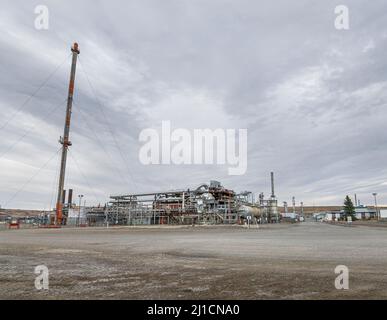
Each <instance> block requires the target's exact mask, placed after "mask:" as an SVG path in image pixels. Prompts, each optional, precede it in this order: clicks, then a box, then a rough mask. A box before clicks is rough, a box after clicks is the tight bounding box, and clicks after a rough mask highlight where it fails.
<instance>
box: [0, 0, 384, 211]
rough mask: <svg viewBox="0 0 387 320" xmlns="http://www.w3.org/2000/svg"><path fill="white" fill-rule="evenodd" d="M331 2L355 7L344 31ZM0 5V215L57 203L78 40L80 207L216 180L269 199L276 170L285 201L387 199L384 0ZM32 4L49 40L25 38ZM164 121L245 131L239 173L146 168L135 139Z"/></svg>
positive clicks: (75, 176) (71, 173)
mask: <svg viewBox="0 0 387 320" xmlns="http://www.w3.org/2000/svg"><path fill="white" fill-rule="evenodd" d="M339 4H345V5H347V6H348V7H349V10H350V29H349V30H341V31H339V30H336V29H335V27H334V20H335V17H336V16H335V14H334V8H335V7H336V6H337V5H339ZM0 5H1V10H0V30H1V32H0V61H1V63H0V68H1V69H0V92H1V94H0V110H1V115H2V117H1V119H0V128H1V127H2V126H3V125H4V124H6V123H7V121H8V120H10V121H9V124H8V125H7V126H5V127H4V128H3V129H0V205H2V206H3V207H4V206H6V207H14V208H45V209H48V208H50V207H52V206H53V203H54V201H53V199H54V198H55V196H56V194H55V191H56V190H55V188H56V184H57V182H56V180H57V171H58V164H59V154H57V155H56V156H54V155H55V152H56V151H57V150H58V149H59V147H60V146H59V144H58V139H59V136H60V135H62V132H63V121H64V115H65V99H66V95H67V86H68V78H69V71H70V57H69V55H70V46H71V44H72V43H73V42H74V41H77V42H78V43H79V46H80V50H81V54H80V56H79V57H80V61H79V64H78V69H77V77H76V89H75V98H74V106H73V118H72V128H71V134H70V136H71V141H72V142H73V146H72V147H71V148H70V149H71V151H70V154H69V157H68V170H67V172H68V175H67V178H66V188H69V187H72V188H73V189H75V193H76V194H85V199H86V201H87V203H89V204H97V203H104V202H106V201H107V200H108V197H109V195H110V194H117V193H133V192H142V191H159V190H165V189H180V188H194V187H195V186H198V185H199V184H201V183H204V182H209V181H210V180H219V181H221V182H222V184H223V185H224V186H226V187H228V188H233V189H235V190H236V191H242V190H251V191H253V192H256V193H258V192H261V191H263V192H265V193H266V194H268V193H269V191H270V190H269V189H270V186H269V182H270V181H269V179H270V171H274V172H275V174H276V194H277V196H278V198H279V200H280V201H281V202H282V201H288V202H290V200H291V197H292V196H295V197H296V200H297V202H299V201H304V203H305V204H306V205H313V204H315V205H324V204H325V205H327V204H332V205H335V204H341V203H342V201H343V198H344V197H345V195H346V194H350V195H353V194H354V193H357V194H358V198H359V199H360V200H361V201H362V202H363V203H365V204H367V203H368V204H372V201H373V200H372V195H371V193H372V192H378V193H379V194H380V195H379V201H380V202H381V203H387V168H386V159H387V141H386V136H387V108H386V107H387V79H386V75H387V58H386V52H387V2H386V1H383V0H373V1H372V2H371V1H331V0H329V1H311V0H297V1H286V0H276V1H273V0H270V1H269V0H267V1H266V0H265V1H253V0H250V1H247V0H242V1H236V0H234V1H229V0H228V1H227V0H222V1H218V0H211V1H208V0H207V1H205V0H189V1H188V0H166V1H159V0H145V1H144V0H141V1H140V0H136V1H133V0H132V1H95V0H93V1H91V0H90V1H86V0H84V1H72V0H71V1H28V2H27V1H15V0H12V1H11V0H9V1H8V0H1V1H0ZM37 5H46V6H47V7H48V9H49V14H50V15H49V29H48V30H37V29H35V27H34V20H35V18H36V16H37V15H36V14H35V13H34V9H35V7H36V6H37ZM66 57H67V58H66ZM62 61H65V62H64V63H63V64H62V65H61V67H60V68H59V70H58V71H57V72H56V73H55V75H54V76H53V77H52V78H51V79H50V80H49V81H48V83H47V84H46V85H45V86H44V88H43V89H42V90H40V91H39V92H38V94H37V96H36V97H34V98H33V99H31V100H30V101H29V102H28V103H27V104H26V105H25V106H24V107H23V108H22V110H21V111H20V112H19V113H18V114H17V115H16V116H13V115H14V114H15V112H16V111H17V110H18V109H19V108H20V106H21V105H23V103H24V101H25V100H26V99H27V98H28V97H29V96H30V95H31V94H32V93H33V92H34V91H35V90H36V89H37V88H38V87H39V85H40V84H41V83H42V82H43V81H44V80H45V79H46V78H47V76H48V75H49V74H50V73H51V72H52V71H53V70H54V69H55V68H56V67H57V66H58V65H60V64H61V62H62ZM87 77H89V80H90V82H91V84H92V86H93V88H94V90H95V92H96V93H97V95H98V99H99V101H100V102H101V103H102V105H103V107H102V108H101V107H100V105H99V104H98V102H97V101H96V98H95V95H94V94H93V90H92V88H91V87H90V85H89V83H88V80H87ZM58 105H59V107H57V108H56V109H52V108H55V107H56V106H58ZM50 110H53V111H51V113H50ZM161 120H170V121H171V123H172V127H173V128H188V129H193V128H212V129H215V128H224V129H227V128H236V129H238V128H247V129H248V169H247V172H246V174H245V175H243V176H229V175H228V174H227V166H216V165H202V166H201V165H195V166H189V165H185V166H176V165H170V166H166V165H153V166H144V165H142V164H141V163H140V161H139V160H138V152H139V148H140V147H141V144H140V142H139V140H138V136H139V133H140V131H141V130H142V129H144V128H160V126H161ZM25 132H29V133H28V134H27V135H25ZM23 135H25V136H23ZM16 142H17V143H16ZM116 142H117V143H116ZM15 143H16V144H15ZM117 144H118V145H119V146H117ZM10 147H11V149H10ZM119 149H120V150H121V152H120V151H119ZM53 156H54V157H53ZM49 159H51V161H50V162H48V164H47V166H46V167H44V168H43V169H42V171H40V172H39V173H38V174H36V173H37V172H38V170H39V168H41V167H42V166H43V165H44V164H45V163H46V162H47V161H48V160H49ZM124 159H125V161H124ZM35 174H36V176H34V175H35ZM31 177H34V178H33V179H32V180H31V181H30V178H31ZM90 187H91V188H90ZM18 190H20V192H19V193H17V194H16V195H15V193H16V192H17V191H18Z"/></svg>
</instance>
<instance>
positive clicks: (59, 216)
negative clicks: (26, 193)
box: [55, 43, 80, 225]
mask: <svg viewBox="0 0 387 320" xmlns="http://www.w3.org/2000/svg"><path fill="white" fill-rule="evenodd" d="M71 51H72V53H73V58H72V63H71V73H70V84H69V93H68V98H67V109H66V119H65V126H64V133H63V137H60V139H59V143H60V144H61V145H62V146H63V147H62V159H61V163H60V176H59V185H58V199H57V202H56V221H55V224H56V225H62V222H63V200H64V199H62V197H63V188H64V180H65V173H66V160H67V149H68V147H69V146H71V142H70V140H69V136H70V121H71V109H72V106H73V95H74V83H75V70H76V66H77V58H78V54H79V53H80V51H79V49H78V43H74V44H73V46H72V47H71Z"/></svg>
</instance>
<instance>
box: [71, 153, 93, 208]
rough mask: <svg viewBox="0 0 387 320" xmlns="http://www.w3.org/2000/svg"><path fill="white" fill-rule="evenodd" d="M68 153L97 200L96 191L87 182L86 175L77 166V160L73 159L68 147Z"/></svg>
mask: <svg viewBox="0 0 387 320" xmlns="http://www.w3.org/2000/svg"><path fill="white" fill-rule="evenodd" d="M69 155H70V157H71V158H72V159H73V160H74V163H75V165H76V167H77V169H78V171H79V173H80V174H81V175H82V177H83V179H84V180H85V182H86V184H87V185H88V187H89V188H90V190H91V192H92V194H93V196H94V198H95V200H96V201H97V202H98V197H97V196H96V193H95V191H94V189H93V188H92V187H91V184H90V183H89V180H88V179H87V178H86V176H85V175H84V174H83V172H82V170H81V167H80V166H79V164H78V161H77V159H75V157H74V155H73V154H72V151H71V152H70V149H69Z"/></svg>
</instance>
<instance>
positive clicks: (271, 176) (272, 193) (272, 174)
mask: <svg viewBox="0 0 387 320" xmlns="http://www.w3.org/2000/svg"><path fill="white" fill-rule="evenodd" d="M270 178H271V197H272V198H275V194H274V172H270Z"/></svg>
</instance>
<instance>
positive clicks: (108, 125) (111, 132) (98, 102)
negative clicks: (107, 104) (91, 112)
mask: <svg viewBox="0 0 387 320" xmlns="http://www.w3.org/2000/svg"><path fill="white" fill-rule="evenodd" d="M79 65H80V66H81V69H82V71H83V73H84V74H85V77H86V80H87V82H88V84H89V86H90V88H91V91H92V94H93V95H94V98H95V100H96V101H97V104H98V106H99V108H100V110H101V112H102V115H103V118H104V120H105V123H106V125H107V127H108V129H109V131H110V134H111V136H112V138H113V140H114V143H115V145H116V147H117V149H118V151H119V154H120V156H121V158H122V160H123V163H124V165H125V167H126V170H127V171H128V174H129V176H130V178H131V180H132V183H133V185H134V187H135V188H136V189H138V188H137V184H136V182H135V181H134V179H133V176H132V174H131V172H130V169H129V167H128V163H127V160H126V159H125V157H124V154H123V152H122V150H121V148H120V146H119V144H118V142H117V139H116V137H115V135H114V132H113V129H112V128H111V126H110V124H109V122H108V117H107V116H106V114H105V112H104V110H103V105H102V103H101V101H100V100H99V99H98V96H97V93H96V91H95V89H94V87H93V85H92V84H91V81H90V78H89V76H88V74H87V73H86V70H85V68H84V67H83V65H82V63H81V60H80V59H79Z"/></svg>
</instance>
